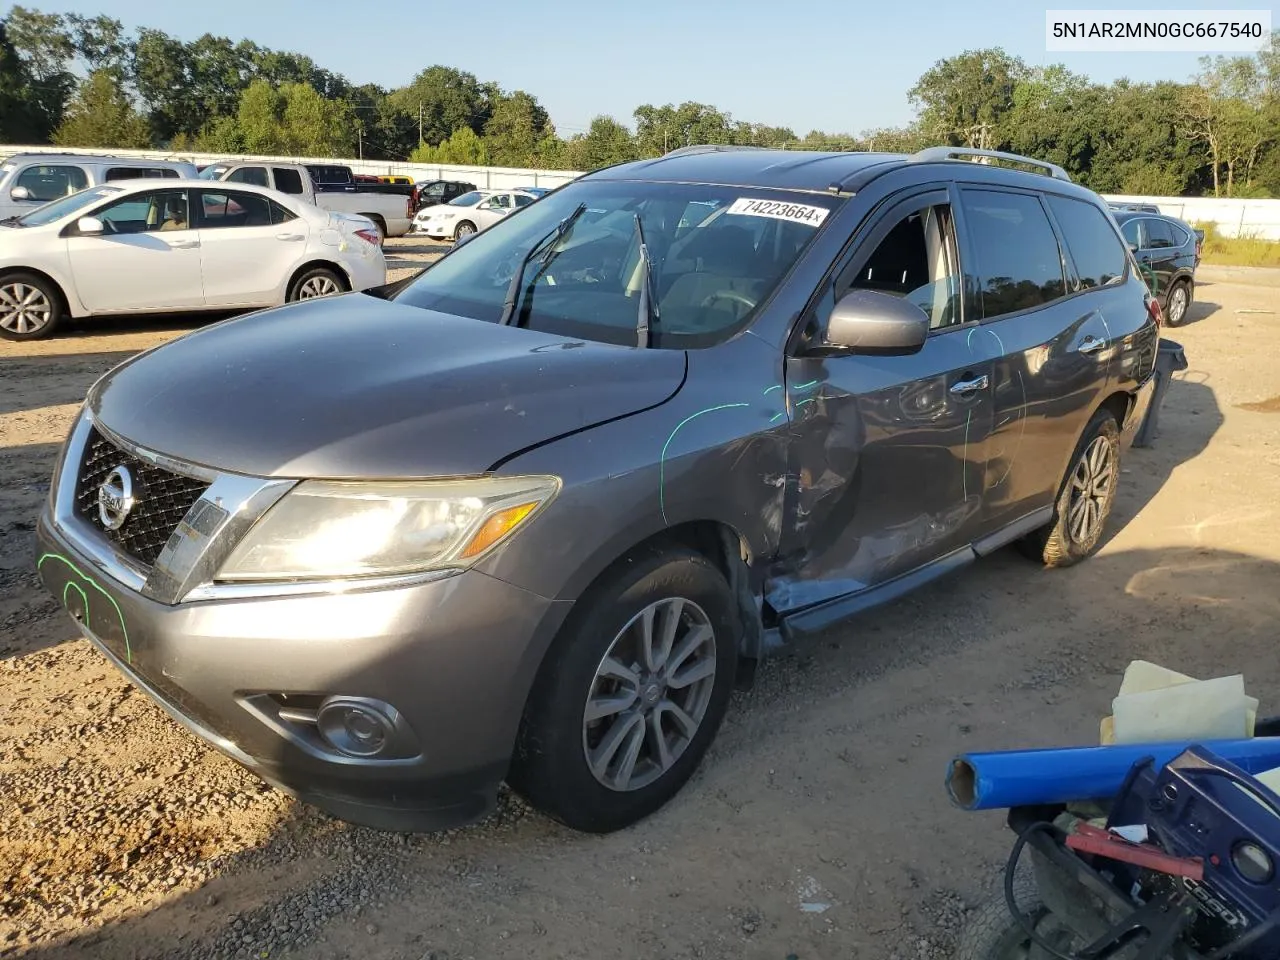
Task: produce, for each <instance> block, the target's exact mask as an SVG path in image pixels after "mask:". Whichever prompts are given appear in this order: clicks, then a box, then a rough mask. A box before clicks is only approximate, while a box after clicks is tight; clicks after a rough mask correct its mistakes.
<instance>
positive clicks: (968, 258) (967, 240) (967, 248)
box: [947, 180, 1075, 329]
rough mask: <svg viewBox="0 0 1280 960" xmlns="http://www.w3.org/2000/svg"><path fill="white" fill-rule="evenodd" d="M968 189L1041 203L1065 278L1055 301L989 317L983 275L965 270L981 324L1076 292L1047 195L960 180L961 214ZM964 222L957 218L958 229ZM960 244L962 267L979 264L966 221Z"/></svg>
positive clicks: (1018, 314) (972, 306)
mask: <svg viewBox="0 0 1280 960" xmlns="http://www.w3.org/2000/svg"><path fill="white" fill-rule="evenodd" d="M965 189H969V190H977V191H982V192H986V193H1006V194H1013V195H1017V196H1023V197H1031V198H1033V199H1034V200H1035V201H1036V203H1037V204H1038V205H1039V207H1040V211H1041V212H1042V213H1043V214H1044V216H1045V219H1046V220H1047V221H1048V223H1049V233H1050V234H1051V235H1052V236H1053V242H1054V243H1056V244H1057V245H1058V274H1059V277H1060V278H1061V280H1062V293H1061V294H1060V295H1059V296H1056V297H1054V298H1053V299H1052V300H1045V301H1044V302H1043V303H1037V304H1036V305H1035V306H1031V307H1023V308H1022V309H1021V310H1015V311H1012V312H1010V313H1002V314H999V315H998V316H994V317H987V316H984V315H983V313H984V307H983V304H982V287H981V283H982V278H981V277H980V276H979V275H978V274H977V273H976V272H975V273H972V274H970V273H968V272H967V271H966V272H965V274H964V279H965V290H966V294H967V296H966V299H967V300H968V301H969V302H968V304H967V305H968V306H969V308H970V309H971V310H972V316H974V317H976V318H977V322H978V323H981V324H988V323H999V322H1000V321H1002V320H1007V319H1009V318H1010V317H1021V316H1025V315H1026V314H1028V313H1030V312H1032V311H1034V310H1043V309H1044V308H1045V307H1050V306H1052V305H1054V304H1055V303H1061V302H1062V301H1063V300H1066V299H1067V298H1068V297H1071V296H1074V295H1075V294H1074V292H1072V291H1071V284H1070V282H1069V280H1070V279H1071V278H1070V277H1068V261H1067V256H1068V254H1067V252H1066V244H1065V243H1064V242H1063V240H1062V233H1061V231H1059V229H1058V223H1057V221H1056V220H1054V219H1053V212H1052V211H1051V210H1050V209H1049V205H1048V204H1047V203H1045V202H1044V196H1043V195H1042V192H1041V191H1039V190H1028V189H1025V188H1023V187H1011V186H1006V185H1004V184H997V183H984V182H981V181H969V180H965V181H957V182H956V184H955V191H956V206H957V207H959V208H960V209H961V212H962V213H963V206H962V205H961V204H960V196H959V195H960V193H962V192H963V191H964V190H965ZM962 222H963V221H957V229H959V226H960V224H961V223H962ZM961 247H962V252H961V254H960V262H961V267H962V268H963V267H964V265H965V263H972V264H974V265H975V268H976V265H977V263H978V255H977V251H976V249H975V248H974V243H973V234H972V233H971V232H970V231H969V228H968V224H967V223H964V237H963V239H962V240H961ZM1070 269H1071V271H1072V272H1074V270H1075V264H1074V263H1072V264H1071V267H1070ZM971 279H972V282H970V280H971ZM947 329H950V328H947Z"/></svg>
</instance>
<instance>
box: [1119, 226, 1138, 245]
mask: <svg viewBox="0 0 1280 960" xmlns="http://www.w3.org/2000/svg"><path fill="white" fill-rule="evenodd" d="M1141 222H1142V221H1141V220H1126V221H1125V222H1124V223H1122V224H1120V232H1121V233H1123V234H1124V239H1125V241H1126V242H1127V243H1128V244H1129V246H1131V247H1133V249H1135V250H1137V249H1138V248H1139V247H1141V245H1142V234H1141V233H1140V232H1139V230H1138V225H1139V224H1140V223H1141Z"/></svg>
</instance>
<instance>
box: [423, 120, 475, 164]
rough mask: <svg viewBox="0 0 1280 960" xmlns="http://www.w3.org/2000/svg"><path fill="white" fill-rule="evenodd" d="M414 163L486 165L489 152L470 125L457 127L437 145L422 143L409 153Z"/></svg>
mask: <svg viewBox="0 0 1280 960" xmlns="http://www.w3.org/2000/svg"><path fill="white" fill-rule="evenodd" d="M409 159H410V160H411V161H413V162H414V163H439V164H445V165H448V166H464V167H487V166H488V165H489V152H488V150H487V149H485V144H484V141H483V140H482V139H481V138H480V137H478V136H477V135H476V132H475V131H474V130H472V129H471V128H470V127H459V128H458V129H457V130H455V131H453V135H452V136H451V137H449V139H447V140H445V141H444V142H443V143H441V144H440V145H439V146H436V147H433V146H431V145H429V144H424V145H423V146H421V147H418V148H417V149H416V150H414V151H413V153H411V154H410V155H409Z"/></svg>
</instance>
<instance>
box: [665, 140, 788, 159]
mask: <svg viewBox="0 0 1280 960" xmlns="http://www.w3.org/2000/svg"><path fill="white" fill-rule="evenodd" d="M767 149H768V147H753V146H747V145H738V144H733V143H697V144H694V145H693V146H691V147H676V148H675V149H674V150H668V151H667V152H666V153H664V154H663V155H662V156H663V157H664V158H666V157H691V156H693V155H694V154H697V153H722V152H724V151H727V150H767Z"/></svg>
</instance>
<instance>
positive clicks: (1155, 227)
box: [1145, 217, 1174, 250]
mask: <svg viewBox="0 0 1280 960" xmlns="http://www.w3.org/2000/svg"><path fill="white" fill-rule="evenodd" d="M1145 226H1146V228H1147V247H1148V248H1149V249H1151V250H1160V249H1163V248H1165V247H1172V246H1173V245H1174V243H1173V230H1171V229H1170V228H1169V224H1168V222H1166V221H1164V220H1157V219H1156V218H1155V217H1148V218H1147V222H1146V224H1145Z"/></svg>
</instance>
